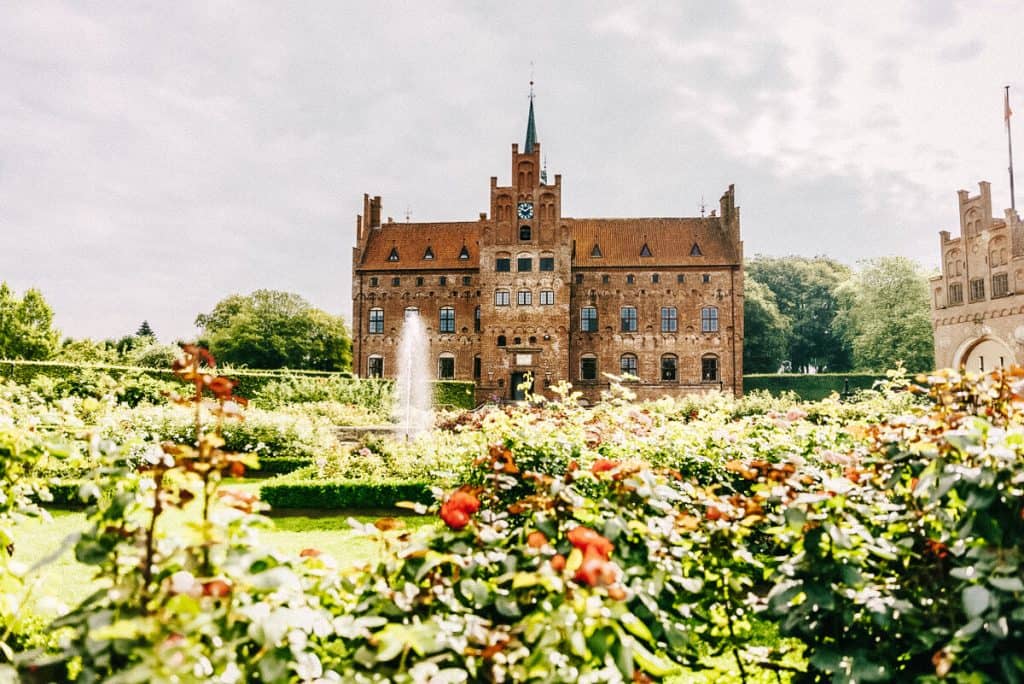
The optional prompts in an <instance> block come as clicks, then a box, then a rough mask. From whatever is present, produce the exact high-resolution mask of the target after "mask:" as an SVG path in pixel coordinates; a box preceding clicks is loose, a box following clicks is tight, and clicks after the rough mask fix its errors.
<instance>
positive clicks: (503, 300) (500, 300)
mask: <svg viewBox="0 0 1024 684" xmlns="http://www.w3.org/2000/svg"><path fill="white" fill-rule="evenodd" d="M508 303H509V293H508V290H495V291H494V306H508Z"/></svg>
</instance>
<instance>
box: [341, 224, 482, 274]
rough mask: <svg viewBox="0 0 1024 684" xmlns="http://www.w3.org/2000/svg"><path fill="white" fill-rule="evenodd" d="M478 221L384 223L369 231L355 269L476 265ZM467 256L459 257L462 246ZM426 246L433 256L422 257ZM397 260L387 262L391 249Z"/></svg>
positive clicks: (466, 266)
mask: <svg viewBox="0 0 1024 684" xmlns="http://www.w3.org/2000/svg"><path fill="white" fill-rule="evenodd" d="M479 237H480V222H479V221H448V222H440V223H384V224H383V225H381V226H380V227H379V228H373V229H371V230H370V234H369V239H368V244H367V246H366V251H365V252H364V254H363V258H362V261H361V262H360V263H359V266H358V270H373V271H380V270H391V271H410V270H448V271H450V270H453V269H462V268H473V269H475V268H479V266H480V245H479V242H478V241H479ZM463 245H465V246H466V249H467V251H468V252H469V258H468V259H460V258H459V254H460V253H461V252H462V246H463ZM427 247H430V249H431V251H432V252H433V254H434V258H433V259H424V258H423V256H424V254H426V252H427ZM392 249H395V250H397V252H398V261H389V260H388V257H389V256H390V255H391V250H392Z"/></svg>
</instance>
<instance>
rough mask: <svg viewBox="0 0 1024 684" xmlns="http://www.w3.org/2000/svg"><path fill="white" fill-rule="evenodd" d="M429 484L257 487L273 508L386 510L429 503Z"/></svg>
mask: <svg viewBox="0 0 1024 684" xmlns="http://www.w3.org/2000/svg"><path fill="white" fill-rule="evenodd" d="M430 487H431V485H430V483H427V482H410V481H402V480H392V481H387V480H384V481H375V482H368V481H365V480H298V479H296V480H292V481H289V480H285V479H281V480H275V481H272V482H268V483H266V484H264V485H262V486H261V487H260V499H262V500H263V501H264V502H266V503H267V504H269V505H270V506H271V507H273V508H320V509H326V510H332V509H339V508H363V509H387V508H395V507H396V506H397V504H398V503H400V502H403V501H411V502H418V503H430V502H431V501H432V500H433V496H432V495H431V492H430Z"/></svg>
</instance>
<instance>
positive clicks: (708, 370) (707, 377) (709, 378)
mask: <svg viewBox="0 0 1024 684" xmlns="http://www.w3.org/2000/svg"><path fill="white" fill-rule="evenodd" d="M700 381H701V382H718V357H717V356H713V355H711V354H709V355H707V356H705V357H704V358H702V359H701V360H700Z"/></svg>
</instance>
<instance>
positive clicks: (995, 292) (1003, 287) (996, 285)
mask: <svg viewBox="0 0 1024 684" xmlns="http://www.w3.org/2000/svg"><path fill="white" fill-rule="evenodd" d="M1008 294H1010V285H1009V281H1008V279H1007V277H1006V274H1005V273H999V274H997V275H994V276H992V296H993V297H1005V296H1006V295H1008Z"/></svg>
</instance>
